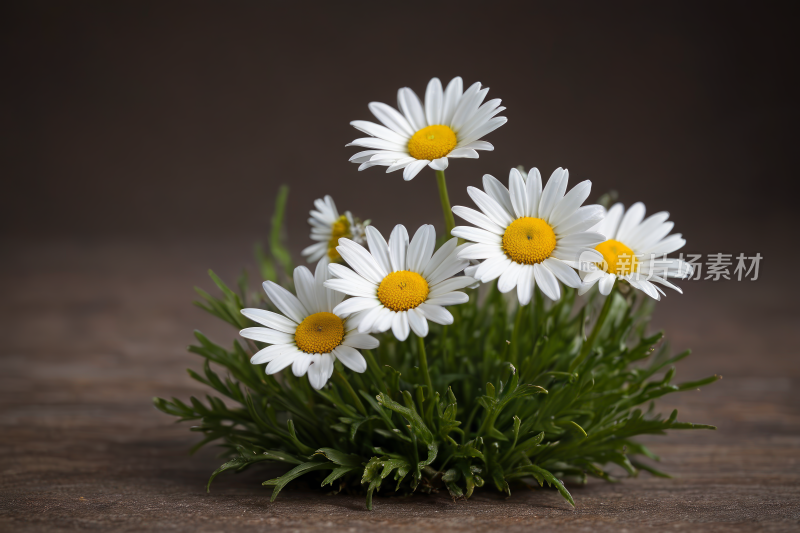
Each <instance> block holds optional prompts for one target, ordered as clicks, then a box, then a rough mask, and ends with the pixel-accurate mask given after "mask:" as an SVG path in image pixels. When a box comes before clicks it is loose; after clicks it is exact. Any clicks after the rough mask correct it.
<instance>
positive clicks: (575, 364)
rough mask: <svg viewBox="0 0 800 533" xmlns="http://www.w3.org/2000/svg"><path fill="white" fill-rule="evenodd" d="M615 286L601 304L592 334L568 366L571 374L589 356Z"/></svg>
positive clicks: (609, 306) (604, 318) (601, 327)
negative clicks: (601, 307)
mask: <svg viewBox="0 0 800 533" xmlns="http://www.w3.org/2000/svg"><path fill="white" fill-rule="evenodd" d="M616 289H617V284H616V283H615V284H614V287H613V288H612V289H611V292H610V293H608V296H606V301H605V302H603V309H602V310H601V311H600V316H598V317H597V322H595V324H594V328H592V332H591V333H590V334H589V338H588V339H586V342H584V343H583V346H582V347H581V352H580V355H578V357H577V358H576V359H575V360H574V361H573V362H572V364H571V365H569V371H570V372H572V371H574V370H575V368H577V367H578V365H579V364H581V363H582V362H583V360H584V359H586V357H587V356H588V355H589V352H591V351H592V347H593V346H594V342H595V341H596V340H597V335H599V334H600V330H601V329H603V324H605V322H606V318H608V312H609V311H610V310H611V302H612V301H613V300H614V293H615V292H616Z"/></svg>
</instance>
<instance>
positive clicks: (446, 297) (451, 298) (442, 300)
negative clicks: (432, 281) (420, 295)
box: [425, 291, 469, 305]
mask: <svg viewBox="0 0 800 533" xmlns="http://www.w3.org/2000/svg"><path fill="white" fill-rule="evenodd" d="M468 301H469V296H467V295H466V294H465V293H463V292H459V291H454V292H449V293H447V294H443V295H441V296H434V297H433V298H431V297H430V296H429V297H428V299H427V300H425V303H427V304H431V305H458V304H465V303H467V302H468Z"/></svg>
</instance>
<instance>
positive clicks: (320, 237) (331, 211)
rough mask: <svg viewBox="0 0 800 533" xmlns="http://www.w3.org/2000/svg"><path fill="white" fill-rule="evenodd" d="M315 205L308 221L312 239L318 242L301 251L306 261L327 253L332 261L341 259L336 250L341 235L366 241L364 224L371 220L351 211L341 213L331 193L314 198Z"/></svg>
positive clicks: (310, 261)
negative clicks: (356, 217) (361, 217)
mask: <svg viewBox="0 0 800 533" xmlns="http://www.w3.org/2000/svg"><path fill="white" fill-rule="evenodd" d="M314 207H315V208H316V209H312V210H311V211H310V212H309V214H310V215H311V218H309V219H308V223H309V224H311V240H313V241H318V242H317V243H316V244H312V245H311V246H309V247H308V248H306V249H305V250H303V251H302V252H301V254H302V255H303V256H304V257H305V258H306V261H308V262H309V263H315V262H317V261H319V260H320V259H322V258H323V257H324V256H325V255H327V256H328V259H330V260H331V261H338V260H339V259H341V258H340V257H339V254H338V252H337V251H336V244H337V243H338V242H339V239H340V238H341V237H347V238H349V239H352V240H353V241H355V242H358V243H361V242H364V226H365V225H367V224H368V223H369V221H367V222H361V221H360V220H358V219H355V218H353V215H352V213H350V211H345V212H344V215H339V211H337V209H336V204H335V203H333V198H331V197H330V196H329V195H326V196H325V198H317V199H316V200H314Z"/></svg>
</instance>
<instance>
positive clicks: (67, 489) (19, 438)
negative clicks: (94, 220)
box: [0, 240, 800, 532]
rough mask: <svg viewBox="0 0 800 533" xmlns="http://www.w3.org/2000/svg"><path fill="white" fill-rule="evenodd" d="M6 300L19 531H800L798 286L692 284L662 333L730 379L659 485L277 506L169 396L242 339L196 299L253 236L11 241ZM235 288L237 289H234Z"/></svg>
mask: <svg viewBox="0 0 800 533" xmlns="http://www.w3.org/2000/svg"><path fill="white" fill-rule="evenodd" d="M4 249H5V251H6V253H4V254H3V262H2V263H3V264H2V266H0V272H2V274H3V276H2V279H3V282H4V290H3V298H2V300H0V320H2V327H1V328H0V332H1V333H0V335H2V338H1V339H0V340H2V343H0V350H2V351H1V352H0V530H2V531H15V532H17V531H19V532H27V531H83V530H96V531H107V530H108V531H110V530H113V531H161V530H168V531H178V532H182V531H187V532H188V531H191V532H198V531H202V532H205V531H209V532H210V531H234V530H235V531H237V532H249V531H262V530H267V529H269V530H278V531H280V530H286V531H311V530H317V529H325V530H331V531H335V530H343V531H367V530H378V529H380V530H383V531H389V530H400V529H408V528H409V527H411V528H414V529H419V530H475V529H476V528H487V527H491V528H492V529H494V528H495V527H497V528H499V527H502V528H503V529H504V530H507V531H517V530H519V531H522V530H529V529H530V528H531V527H539V528H544V529H545V530H551V529H552V530H555V529H556V528H558V531H560V532H571V531H592V532H597V531H613V532H625V531H649V530H654V531H655V530H666V531H690V530H691V531H726V532H729V531H797V530H800V392H798V391H799V390H800V387H799V386H798V385H800V365H798V346H799V345H800V344H799V343H798V341H799V340H800V339H798V332H797V328H798V326H800V320H798V318H800V316H798V315H799V314H800V313H799V312H798V308H797V304H796V299H795V298H792V297H790V294H789V293H787V292H786V291H787V289H786V288H785V287H784V286H783V285H782V284H779V283H772V282H771V281H770V280H769V279H768V278H766V277H764V278H763V279H762V280H759V281H756V282H744V281H743V282H735V281H731V282H720V283H711V282H703V283H697V282H695V283H684V284H683V285H684V288H685V289H686V294H685V295H683V296H680V295H677V294H674V293H670V294H669V296H668V298H667V299H666V300H665V301H664V302H663V303H661V304H660V305H659V307H658V311H657V313H656V317H655V321H654V325H655V326H657V327H659V328H662V327H663V328H664V329H666V331H667V336H668V338H669V339H670V340H671V342H672V344H673V347H674V348H675V349H681V348H684V347H691V348H693V349H694V354H693V355H692V356H691V357H689V358H688V359H687V360H685V361H683V362H682V363H680V365H679V367H678V377H679V378H682V380H683V379H685V380H689V379H694V378H699V377H703V376H706V375H709V374H714V373H717V374H721V375H723V376H724V379H723V380H722V381H720V382H718V383H716V384H714V385H711V386H709V387H707V388H705V389H703V390H702V391H699V392H697V391H692V392H686V393H683V394H682V395H676V396H675V397H668V398H666V399H665V400H664V401H662V402H661V404H660V406H661V408H662V409H664V410H667V409H671V408H673V407H677V408H679V409H680V418H681V419H683V420H686V421H691V422H702V423H711V424H716V425H717V426H718V427H719V429H718V430H717V431H715V432H711V431H696V432H674V433H672V434H671V435H669V436H667V437H657V438H652V439H650V440H649V442H650V444H651V447H652V449H653V450H654V451H655V452H656V453H658V454H660V455H661V456H662V457H663V463H662V467H663V469H664V470H666V471H667V472H670V473H672V474H673V475H674V479H668V480H664V479H654V478H652V477H648V476H646V475H643V476H642V477H641V478H638V479H626V480H625V481H623V482H622V483H619V484H608V483H604V482H601V481H595V480H592V481H590V482H589V484H588V485H587V486H584V487H571V489H570V490H571V491H572V494H573V496H574V497H575V499H576V502H577V507H576V508H575V509H571V508H570V507H569V506H568V505H567V504H566V503H565V502H563V501H562V500H561V498H560V497H559V496H558V495H557V494H556V493H554V492H553V491H550V490H525V489H518V490H515V491H514V492H513V493H512V495H511V497H510V498H504V497H502V496H500V495H498V494H497V493H495V492H494V491H491V490H483V491H478V492H477V493H476V495H475V496H474V497H473V498H472V499H470V500H469V501H455V502H454V501H453V500H452V499H450V498H449V497H448V496H447V495H446V494H438V495H432V496H413V497H393V496H391V495H386V496H384V495H381V496H378V497H376V499H375V511H374V512H368V511H366V510H365V508H364V501H363V497H362V496H347V495H336V496H332V495H327V494H325V493H323V492H320V491H319V490H315V489H313V488H311V487H309V486H307V485H303V484H297V485H290V486H289V487H288V488H287V489H285V490H284V491H283V492H282V493H281V495H280V497H279V498H278V500H277V501H276V502H274V503H270V502H269V495H270V489H268V488H264V487H261V484H260V482H261V481H263V480H265V479H268V478H269V477H271V474H272V472H269V471H266V470H263V469H262V470H251V471H248V472H246V473H243V474H239V475H223V476H221V477H220V478H218V480H217V481H216V482H215V484H214V486H213V488H212V491H211V493H210V494H206V492H205V482H206V480H207V478H208V474H209V473H210V472H211V471H212V470H213V469H214V468H215V467H216V466H218V464H219V463H220V461H219V460H218V459H216V458H215V457H214V452H213V450H205V451H202V452H200V453H198V454H197V455H195V456H193V457H189V456H188V455H187V450H188V448H189V447H190V446H191V445H192V444H193V443H194V442H196V440H197V436H196V435H193V434H190V432H189V431H188V427H187V425H186V424H180V425H176V424H174V423H173V421H172V420H171V419H170V418H169V417H167V416H166V415H164V414H162V413H160V412H158V411H156V410H155V408H153V406H152V404H151V398H152V397H153V396H172V395H174V396H177V397H181V398H186V397H188V396H189V395H190V394H197V393H202V392H203V390H202V387H200V386H199V385H197V384H195V383H194V382H192V381H191V380H190V379H189V378H188V376H187V375H186V372H185V368H187V367H193V368H197V367H198V366H199V360H198V358H196V356H193V355H191V354H188V353H187V352H186V351H185V347H186V345H188V344H189V343H190V342H191V340H192V337H191V332H192V330H193V329H194V328H198V329H201V330H203V331H204V332H205V333H207V334H209V335H210V336H211V337H212V338H213V339H215V340H219V341H227V340H228V339H232V338H233V336H234V333H235V332H234V331H232V330H230V329H229V328H227V327H226V326H224V325H220V324H216V323H215V321H214V320H213V319H212V318H210V317H207V316H204V315H203V313H202V311H200V310H198V309H196V308H194V307H192V306H190V305H189V302H190V301H191V300H192V299H193V293H192V286H193V285H203V286H205V287H209V285H210V283H209V282H208V281H207V278H206V276H205V270H206V268H208V267H214V268H215V270H217V271H218V272H219V273H221V274H222V275H223V276H227V277H230V276H233V275H235V273H236V272H237V271H238V268H239V265H241V264H242V263H243V262H245V261H247V260H248V252H249V243H232V242H200V241H196V242H180V243H178V242H166V241H165V242H161V243H153V242H149V243H147V242H135V241H130V242H111V241H109V240H102V241H95V242H83V243H49V244H42V243H38V244H21V243H11V244H9V245H7V246H4ZM229 279H230V278H229Z"/></svg>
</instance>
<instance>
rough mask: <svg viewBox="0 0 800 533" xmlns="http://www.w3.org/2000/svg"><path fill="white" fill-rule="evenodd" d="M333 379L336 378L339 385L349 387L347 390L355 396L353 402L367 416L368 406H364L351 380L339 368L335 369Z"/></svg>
mask: <svg viewBox="0 0 800 533" xmlns="http://www.w3.org/2000/svg"><path fill="white" fill-rule="evenodd" d="M333 379H335V380H336V382H337V383H338V384H339V385H341V386H342V387H344V388H345V389H347V392H348V393H349V394H350V396H351V397H352V398H353V403H355V404H356V409H358V411H359V412H360V413H361V414H362V415H364V416H367V410H366V408H364V404H363V403H361V398H359V397H358V394H356V391H354V390H353V387H352V386H351V385H350V382H348V381H347V379H346V378H345V377H344V376H343V375H342V374H341V373H340V372H339V371H338V370H334V371H333Z"/></svg>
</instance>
